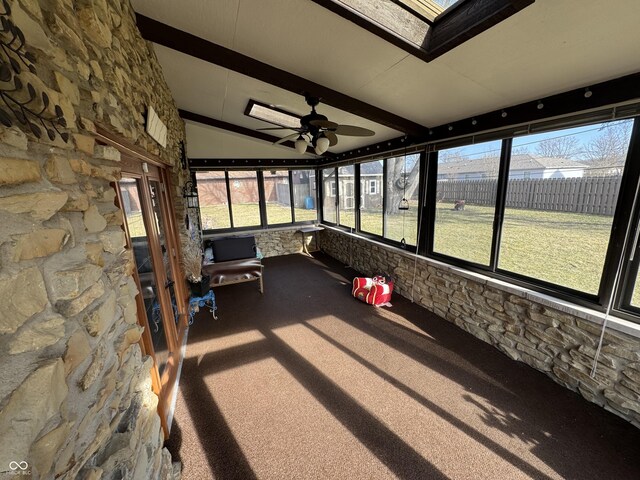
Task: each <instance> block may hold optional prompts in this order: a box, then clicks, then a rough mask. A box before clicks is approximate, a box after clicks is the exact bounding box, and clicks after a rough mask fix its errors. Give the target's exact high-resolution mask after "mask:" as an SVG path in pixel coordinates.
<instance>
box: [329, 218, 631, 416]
mask: <svg viewBox="0 0 640 480" xmlns="http://www.w3.org/2000/svg"><path fill="white" fill-rule="evenodd" d="M319 241H320V247H321V249H322V250H323V251H324V252H326V253H327V254H329V255H331V256H332V257H334V258H336V259H338V260H340V261H342V262H345V263H350V265H351V266H352V267H353V268H355V269H356V270H357V271H359V272H362V273H364V274H366V275H374V274H376V273H388V274H389V275H391V276H392V277H393V278H394V280H395V282H396V283H395V290H394V292H395V293H398V294H400V295H402V296H404V297H406V298H409V299H413V301H414V302H416V303H417V304H419V305H421V306H423V307H425V308H426V309H427V310H430V311H432V312H434V313H436V314H437V315H438V316H440V317H442V318H445V319H446V320H448V321H450V322H452V323H455V324H456V325H457V326H458V327H460V328H462V329H463V330H466V331H467V332H469V333H470V334H472V335H474V336H475V337H477V338H479V339H480V340H482V341H484V342H487V343H489V344H491V345H493V346H494V347H496V348H498V349H499V350H501V351H502V352H504V353H505V354H506V355H507V356H509V357H510V358H511V359H513V360H517V361H520V362H524V363H526V364H528V365H530V366H531V367H533V368H535V369H537V370H540V371H542V372H544V373H545V374H547V375H548V376H549V377H551V378H552V379H553V380H554V381H556V382H558V383H560V384H561V385H564V386H565V387H567V388H569V389H571V390H574V391H577V392H579V393H580V394H581V395H582V396H583V397H584V398H586V399H587V400H589V401H591V402H593V403H596V404H598V405H600V406H602V407H604V408H605V409H607V410H609V411H611V412H613V413H615V414H617V415H619V416H621V417H623V418H625V419H627V420H628V421H630V422H631V423H633V424H634V425H635V426H637V427H640V339H639V338H636V337H633V336H630V335H627V334H625V333H622V332H619V331H616V330H613V329H611V328H609V329H607V331H606V333H605V336H604V343H603V347H602V350H601V354H600V356H599V359H598V364H597V370H596V375H595V377H594V378H591V377H590V375H589V373H590V371H591V368H592V365H593V361H594V356H595V352H596V348H597V345H598V340H599V337H600V332H601V330H602V327H601V325H599V324H598V323H597V319H596V317H593V318H592V319H590V318H589V317H590V315H589V314H588V313H586V312H585V313H584V314H583V315H582V314H581V315H578V314H577V309H572V308H568V307H566V306H564V307H563V305H562V302H555V301H553V300H552V299H550V298H548V297H545V296H543V295H540V294H536V293H535V292H530V291H527V290H525V289H521V288H518V287H515V286H513V285H509V284H507V283H504V282H500V281H497V280H493V279H489V278H487V277H483V276H480V275H476V274H473V273H471V272H465V271H464V270H462V269H459V268H455V267H451V266H448V265H445V264H442V263H440V262H435V261H431V260H428V259H425V258H422V257H418V260H417V264H416V260H415V256H413V255H409V254H407V253H406V252H403V251H401V250H399V249H396V248H392V247H388V246H385V245H382V244H380V243H377V242H372V241H369V240H366V239H363V238H360V237H355V236H351V235H349V234H346V233H342V232H338V231H336V230H334V229H329V230H324V231H323V232H322V233H321V235H320V238H319ZM415 267H417V268H415ZM414 273H415V284H414ZM554 307H555V308H554ZM562 310H566V311H562ZM569 311H570V312H572V313H571V314H570V313H567V312H569Z"/></svg>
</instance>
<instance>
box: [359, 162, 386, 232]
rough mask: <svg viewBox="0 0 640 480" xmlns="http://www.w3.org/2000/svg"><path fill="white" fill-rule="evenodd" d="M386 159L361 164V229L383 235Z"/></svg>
mask: <svg viewBox="0 0 640 480" xmlns="http://www.w3.org/2000/svg"><path fill="white" fill-rule="evenodd" d="M383 174H384V160H376V161H373V162H365V163H362V164H360V185H361V186H360V230H362V231H363V232H367V233H373V234H374V235H380V236H382V235H383V233H384V232H383V230H382V227H383V221H384V195H383V192H382V191H381V190H380V189H379V188H378V185H380V184H382V180H383Z"/></svg>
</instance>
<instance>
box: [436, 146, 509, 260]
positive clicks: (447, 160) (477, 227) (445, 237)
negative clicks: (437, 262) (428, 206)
mask: <svg viewBox="0 0 640 480" xmlns="http://www.w3.org/2000/svg"><path fill="white" fill-rule="evenodd" d="M501 145H502V142H501V141H500V140H496V141H492V142H485V143H479V144H476V145H469V146H465V147H461V148H452V149H447V150H441V151H439V152H438V164H437V187H436V208H435V225H434V229H433V251H434V252H435V253H440V254H443V255H447V256H450V257H455V258H459V259H462V260H467V261H470V262H474V263H478V264H481V265H489V263H490V261H491V244H492V238H493V221H494V217H495V205H496V192H497V186H498V172H499V170H500V151H501Z"/></svg>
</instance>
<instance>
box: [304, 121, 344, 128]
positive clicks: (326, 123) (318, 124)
mask: <svg viewBox="0 0 640 480" xmlns="http://www.w3.org/2000/svg"><path fill="white" fill-rule="evenodd" d="M309 125H313V126H315V127H320V128H328V129H330V130H333V129H335V128H337V127H338V126H339V125H338V124H337V123H336V122H331V121H329V120H311V121H310V122H309Z"/></svg>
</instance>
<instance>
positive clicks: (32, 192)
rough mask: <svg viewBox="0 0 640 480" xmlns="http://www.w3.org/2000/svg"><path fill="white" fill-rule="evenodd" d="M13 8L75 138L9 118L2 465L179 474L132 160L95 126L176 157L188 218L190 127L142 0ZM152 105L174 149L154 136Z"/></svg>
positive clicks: (54, 471)
mask: <svg viewBox="0 0 640 480" xmlns="http://www.w3.org/2000/svg"><path fill="white" fill-rule="evenodd" d="M9 3H10V5H11V7H12V12H11V15H10V18H11V19H12V20H13V22H15V24H16V25H17V26H18V27H19V28H20V29H21V30H22V32H23V33H24V36H25V38H26V48H27V50H28V51H30V52H31V53H32V54H33V56H34V60H35V61H34V65H35V66H36V73H31V72H29V71H27V70H26V68H23V72H22V73H21V74H20V78H21V80H22V81H23V84H24V86H25V87H26V82H27V81H28V82H30V83H31V84H32V85H33V86H34V88H35V90H36V92H37V95H38V102H40V101H41V100H39V99H40V98H41V96H40V95H41V93H42V92H46V94H47V95H48V97H49V99H50V100H51V105H50V106H49V107H48V109H47V114H48V115H51V114H53V113H54V112H53V105H54V104H58V105H60V106H61V108H62V110H63V112H64V116H65V118H66V121H67V126H66V128H63V129H62V130H63V131H64V132H67V133H68V134H69V135H70V138H69V141H68V142H67V143H65V142H64V141H63V140H62V139H61V138H60V137H59V136H56V138H55V139H54V140H50V139H49V138H48V137H47V134H46V132H45V134H44V135H43V137H44V138H43V139H38V138H36V136H34V133H32V132H31V131H30V130H29V129H27V128H25V127H24V126H22V125H21V124H20V123H19V122H17V121H16V120H15V119H14V122H13V125H14V126H12V127H11V128H6V127H0V128H1V130H0V142H1V143H0V224H1V225H2V228H1V229H0V298H1V299H2V305H1V307H0V351H1V352H2V356H1V357H0V439H2V448H1V449H0V476H2V475H1V473H2V472H7V471H9V463H10V462H27V464H28V470H29V471H30V472H31V475H32V478H47V479H50V478H54V477H55V478H65V479H75V478H91V479H98V478H105V479H110V478H114V479H115V478H136V479H153V478H174V472H173V466H172V464H171V458H170V455H169V454H168V452H167V451H166V450H163V449H162V444H163V435H162V432H161V428H160V418H159V416H158V414H157V412H156V406H157V402H158V399H157V397H156V395H155V394H153V393H152V391H151V380H150V369H151V367H152V360H151V358H149V357H143V356H142V354H141V350H140V347H139V345H138V341H139V339H140V335H141V328H140V327H139V326H138V325H137V323H136V320H137V319H136V305H135V301H134V297H135V295H136V293H137V292H136V287H135V285H134V282H133V279H132V277H131V269H132V263H131V255H130V253H129V252H128V251H126V250H125V249H124V233H123V230H122V227H121V225H122V221H123V220H122V215H121V212H120V211H119V210H118V209H117V207H116V206H115V204H114V199H115V190H114V187H113V185H112V183H113V182H115V181H116V180H117V179H118V178H119V175H120V167H119V164H120V155H119V152H118V151H117V150H115V149H113V148H112V147H105V146H101V145H98V144H96V142H95V139H94V132H95V130H96V125H102V126H103V127H105V128H106V129H108V130H110V131H111V132H113V133H116V134H119V135H120V136H121V137H123V138H124V139H126V140H128V141H129V142H131V143H134V144H136V145H138V146H140V147H142V148H143V149H145V150H146V151H147V152H149V153H151V154H153V155H156V156H157V157H159V158H160V159H161V161H163V162H165V163H166V164H168V165H170V166H171V167H172V168H171V174H172V181H173V185H174V186H175V188H176V191H175V192H174V198H175V199H176V200H177V202H176V203H177V205H176V208H177V211H178V217H179V218H184V214H185V211H184V210H185V209H184V207H183V205H182V204H181V200H182V199H181V196H180V195H179V193H178V192H179V191H180V185H182V184H183V182H184V177H185V172H182V171H181V170H180V168H179V148H178V145H179V142H180V141H181V140H183V139H184V125H183V122H182V121H181V120H180V118H179V116H178V113H177V109H176V106H175V104H174V102H173V100H172V97H171V94H170V91H169V89H168V87H167V85H166V84H165V82H164V80H163V76H162V71H161V69H160V66H159V63H158V61H157V59H156V57H155V55H154V52H153V50H152V47H151V45H150V44H148V43H147V42H145V41H143V40H142V39H141V37H140V35H139V32H138V30H137V28H136V26H135V19H134V15H133V11H132V8H131V6H130V5H129V3H128V0H109V1H107V0H75V1H74V0H13V1H11V0H10V1H9ZM0 9H1V7H0ZM24 90H26V88H24ZM16 95H17V96H20V98H21V99H22V100H24V99H25V96H27V95H28V92H26V91H25V92H21V93H19V94H16ZM147 105H151V106H153V108H154V109H155V110H156V111H157V112H158V114H159V116H160V118H161V119H162V120H163V122H164V123H165V124H166V125H167V127H168V139H167V148H166V149H165V148H162V147H161V146H160V145H159V144H157V143H156V142H155V141H154V140H152V139H151V138H150V137H148V136H147V134H146V133H145V131H144V121H145V117H144V115H145V111H146V108H147ZM3 107H4V106H3ZM176 223H177V225H179V226H182V225H184V221H177V222H176ZM182 228H184V227H182ZM181 234H182V235H183V236H186V232H184V231H182V232H181ZM23 465H24V464H23ZM177 475H179V474H177Z"/></svg>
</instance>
